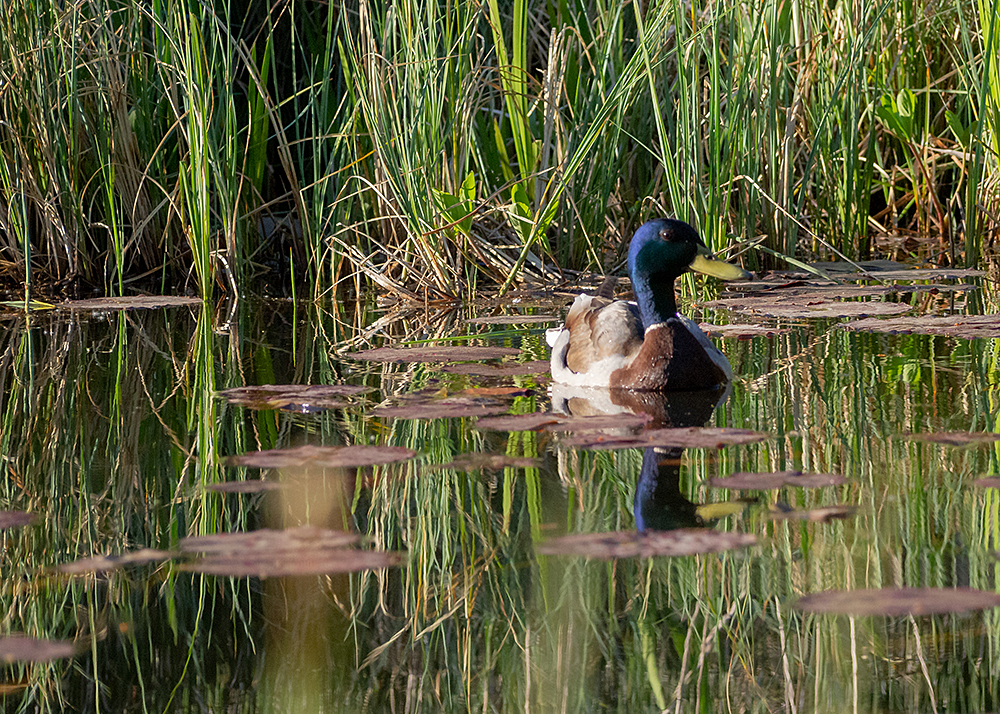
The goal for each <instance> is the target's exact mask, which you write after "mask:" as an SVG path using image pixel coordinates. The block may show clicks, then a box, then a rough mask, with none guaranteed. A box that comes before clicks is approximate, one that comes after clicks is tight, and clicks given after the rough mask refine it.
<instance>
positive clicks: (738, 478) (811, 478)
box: [708, 471, 847, 491]
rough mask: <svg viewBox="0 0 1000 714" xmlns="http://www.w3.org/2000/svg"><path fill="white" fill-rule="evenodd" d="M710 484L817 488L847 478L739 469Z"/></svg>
mask: <svg viewBox="0 0 1000 714" xmlns="http://www.w3.org/2000/svg"><path fill="white" fill-rule="evenodd" d="M708 483H709V485H711V486H715V487H716V488H728V489H730V490H732V491H770V490H772V489H776V488H783V487H785V486H793V487H798V488H817V487H822V486H839V485H840V484H842V483H847V479H845V478H844V477H843V476H840V475H838V474H804V473H802V472H801V471H776V472H774V473H753V472H749V471H738V472H736V473H734V474H732V475H731V476H728V477H725V478H712V479H709V480H708Z"/></svg>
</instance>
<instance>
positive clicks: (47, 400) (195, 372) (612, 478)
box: [0, 275, 1000, 712]
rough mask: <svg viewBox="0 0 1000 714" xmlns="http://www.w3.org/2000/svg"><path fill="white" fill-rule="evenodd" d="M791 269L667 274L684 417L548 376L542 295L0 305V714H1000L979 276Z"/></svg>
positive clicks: (989, 383) (986, 304)
mask: <svg viewBox="0 0 1000 714" xmlns="http://www.w3.org/2000/svg"><path fill="white" fill-rule="evenodd" d="M928 280H933V281H934V282H935V283H936V284H939V287H937V288H933V289H932V288H930V287H928ZM796 281H798V282H796ZM898 281H899V279H896V278H893V279H891V280H889V283H888V284H890V285H891V284H893V283H894V282H898ZM802 282H803V281H802V279H801V277H800V278H790V277H787V276H785V277H782V278H781V279H779V280H776V281H774V282H773V283H772V284H770V285H766V286H763V287H761V288H760V291H758V292H757V293H755V294H754V295H752V296H751V297H752V298H753V299H754V300H757V302H756V303H753V302H746V303H745V302H743V301H744V299H745V296H746V293H738V294H736V295H737V296H738V298H737V300H736V302H735V303H733V302H731V303H726V302H725V301H724V300H723V301H722V302H715V303H713V302H709V301H707V299H701V298H699V300H698V303H699V304H700V305H701V306H702V308H703V309H702V310H701V311H700V312H699V314H698V316H699V317H700V318H701V319H702V320H703V321H706V322H709V323H711V324H714V325H719V326H724V325H726V324H732V325H741V326H742V327H735V328H734V327H730V328H728V332H727V331H726V329H725V328H723V327H720V328H718V330H717V332H718V333H719V334H721V335H723V336H722V337H721V338H720V339H719V340H718V341H719V343H720V345H721V347H722V349H723V351H724V352H725V353H726V354H727V356H728V357H729V359H730V361H731V363H732V365H733V368H734V371H735V373H736V375H737V379H736V381H735V382H734V384H733V385H732V389H731V391H730V392H729V393H728V395H725V398H724V400H723V401H722V403H721V404H718V405H716V402H717V401H719V397H720V395H718V394H715V395H709V396H707V397H704V398H701V397H699V398H690V399H688V398H682V399H674V398H672V399H670V400H666V401H663V400H659V401H657V400H653V401H652V402H650V401H645V402H643V403H638V404H637V403H635V402H633V403H628V404H626V403H623V400H621V399H608V398H607V397H606V396H605V397H604V398H602V397H601V396H600V395H593V394H583V395H581V394H565V393H561V392H556V393H550V391H549V389H550V385H549V383H548V375H547V373H546V372H545V371H544V366H543V367H542V368H541V370H542V371H539V367H538V365H535V364H531V363H533V362H535V361H538V360H547V358H548V348H547V347H546V345H545V340H544V330H545V328H546V327H549V326H552V324H553V323H548V322H546V321H545V319H546V318H545V317H544V316H548V315H554V314H561V313H560V312H559V311H560V310H561V309H562V308H563V307H564V306H565V305H566V304H567V303H568V298H567V297H566V296H565V295H556V296H552V295H543V294H540V293H531V292H524V293H521V294H518V295H515V296H512V297H508V298H505V299H504V300H503V301H501V302H498V303H496V304H493V303H490V302H483V303H479V304H475V305H469V306H465V307H463V308H461V309H455V310H443V309H435V308H433V307H432V306H428V307H426V308H424V307H420V308H419V309H402V308H400V309H395V310H394V309H388V310H373V309H370V308H363V307H359V306H357V305H349V304H340V303H332V302H329V301H328V302H326V303H324V304H321V305H301V304H300V305H297V306H296V305H292V304H290V303H285V302H270V303H257V304H250V303H243V304H239V305H235V306H233V305H227V304H222V305H220V306H217V307H216V306H208V307H204V308H203V307H202V306H201V305H200V304H197V305H194V306H175V307H170V308H167V309H145V310H130V311H120V310H104V311H94V310H93V308H90V309H88V310H86V311H79V312H69V311H64V310H60V311H53V312H50V313H33V314H31V315H30V316H28V317H26V316H25V315H24V314H23V313H8V314H4V315H0V320H2V322H3V332H2V337H0V348H2V349H0V354H2V356H0V385H2V391H0V400H2V401H0V414H2V421H0V429H2V432H0V442H2V458H3V467H4V472H3V478H2V480H0V543H2V546H3V548H2V552H0V568H2V570H0V572H2V576H0V607H2V609H3V624H2V626H0V660H4V659H7V660H8V664H6V665H0V697H2V702H3V705H4V708H5V711H10V712H14V711H36V710H62V709H69V708H72V709H75V710H78V711H96V710H101V711H130V712H132V711H157V712H161V711H184V712H187V711H199V712H200V711H223V710H225V711H281V712H285V711H287V712H307V711H351V712H364V711H379V712H381V711H394V712H417V711H428V712H430V711H433V712H439V711H448V712H452V711H455V712H458V711H462V712H469V711H482V712H506V711H525V712H548V711H553V712H556V711H558V712H579V711H622V712H656V711H664V710H669V711H674V712H704V711H709V712H730V711H746V712H774V711H788V712H825V711H829V712H844V711H862V712H874V711H905V712H928V711H939V712H966V711H968V712H982V711H989V710H994V711H995V710H997V709H1000V701H998V695H1000V692H998V686H1000V685H998V683H1000V620H998V614H1000V609H997V602H998V601H997V599H996V598H997V596H996V593H997V592H998V591H1000V584H998V582H997V549H998V539H1000V490H998V488H997V485H998V482H997V480H996V475H997V474H998V473H1000V469H998V457H1000V442H994V441H992V440H990V438H989V434H982V433H983V432H995V431H1000V429H998V428H997V427H998V417H1000V400H998V397H1000V392H998V390H1000V350H998V341H997V336H998V335H1000V332H991V331H990V330H991V329H992V330H996V329H997V328H996V323H995V322H993V323H989V324H986V325H974V324H971V323H970V324H969V325H968V326H966V327H964V328H961V327H956V325H957V323H958V322H959V316H961V315H965V314H993V313H996V312H997V310H996V308H995V306H994V304H993V298H992V292H991V290H989V289H988V288H989V283H988V282H986V281H984V280H983V279H981V278H973V277H964V276H960V277H958V278H947V276H941V275H934V276H928V277H925V278H924V279H923V280H920V281H917V282H914V281H913V280H912V278H911V279H910V280H909V281H906V282H904V283H902V284H912V285H919V286H921V287H919V288H914V289H913V290H909V289H907V290H903V291H902V292H898V291H897V292H890V293H888V294H881V293H880V294H860V293H858V294H847V293H844V292H843V288H842V287H841V288H837V290H839V291H840V292H839V293H837V294H834V295H826V296H821V295H819V294H818V293H817V292H816V291H817V290H818V289H819V288H818V287H816V286H806V289H805V290H800V291H799V292H798V293H794V292H791V291H789V290H788V289H789V288H794V287H796V285H798V286H799V287H801V285H802ZM867 282H868V284H869V285H880V284H879V283H871V281H867ZM966 283H968V284H972V285H974V286H975V287H977V288H978V289H976V290H972V291H970V290H966V289H965V288H962V287H961V286H962V285H964V284H966ZM856 284H858V283H850V285H852V286H853V285H856ZM956 285H958V286H960V287H959V288H958V289H956V288H955V286H956ZM984 288H985V289H984ZM828 290H829V289H828ZM782 291H786V292H782ZM862 292H863V291H862ZM882 292H885V291H882ZM775 294H777V295H778V296H779V297H781V296H786V295H787V299H784V298H783V299H779V300H777V301H775V300H773V299H772V297H773V296H774V295H775ZM727 295H728V294H727ZM739 296H743V297H739ZM762 296H764V297H762ZM845 299H847V300H848V301H849V303H848V304H852V305H853V304H855V303H860V304H863V305H867V306H868V307H865V308H848V309H847V312H851V313H852V314H851V315H849V316H847V317H842V316H838V312H837V310H835V309H830V308H829V307H828V306H827V304H828V303H829V302H834V303H840V304H841V305H842V304H844V303H843V302H842V301H843V300H845ZM765 303H767V304H769V305H770V307H767V306H766V305H765ZM881 304H888V305H895V306H897V307H896V308H880V307H872V306H873V305H881ZM684 305H685V306H688V305H689V301H687V300H685V301H684ZM754 305H756V307H754ZM762 306H763V307H762ZM782 306H783V307H782ZM793 308H794V309H793ZM686 309H687V308H686ZM795 309H797V310H798V312H796V311H795ZM782 310H784V312H782ZM883 310H885V311H887V312H883ZM903 310H905V311H906V312H905V314H907V315H910V316H911V317H912V316H918V315H935V316H940V317H944V316H951V318H949V319H948V320H944V321H943V322H942V323H941V325H943V326H939V327H941V330H942V331H943V333H944V334H937V335H930V334H902V333H900V334H889V333H887V332H885V331H875V332H868V331H854V330H852V329H846V328H845V327H844V324H845V323H848V322H851V321H854V320H858V319H863V318H864V316H865V315H872V314H875V315H886V314H888V313H889V312H894V311H903ZM803 311H805V312H803ZM511 315H532V316H534V317H531V318H523V319H522V320H521V321H520V322H519V323H518V322H515V323H513V324H511V323H510V322H509V320H505V319H502V318H503V316H511ZM539 316H543V317H539ZM484 317H491V318H494V319H491V320H483V319H481V318H484ZM878 319H880V320H891V319H894V318H892V317H884V316H883V317H879V318H878ZM470 320H471V322H470ZM911 323H912V324H909V326H907V324H906V323H897V327H896V328H894V329H896V330H897V331H898V330H914V329H917V330H919V329H922V328H921V325H923V326H924V328H926V329H932V328H933V327H934V323H932V322H928V321H926V319H924V320H923V322H921V320H917V321H916V322H913V321H912V320H911ZM748 325H749V326H751V328H766V329H764V330H759V334H755V335H751V334H750V333H751V331H752V329H751V328H747V327H746V326H748ZM991 325H992V327H991ZM962 329H964V330H966V331H965V332H962V333H961V334H962V336H955V335H956V333H957V332H960V330H962ZM976 330H981V331H980V332H976ZM469 335H472V336H473V337H472V338H471V339H468V338H466V336H469ZM727 335H728V336H727ZM977 335H983V336H977ZM462 345H472V346H478V347H489V348H491V349H490V350H489V353H487V354H486V355H485V357H486V359H484V358H483V356H481V355H477V356H476V359H474V360H472V361H469V356H468V355H466V356H465V358H464V359H458V360H457V362H458V363H459V364H445V363H443V362H440V361H438V362H419V361H417V362H414V361H405V362H404V361H370V360H364V359H357V358H356V357H357V355H354V357H355V358H352V356H351V355H353V354H354V353H357V352H361V351H362V350H367V349H371V348H375V347H384V346H389V347H403V348H410V349H412V348H416V347H428V346H436V347H440V346H452V347H453V346H462ZM499 348H507V349H506V350H502V349H499ZM410 356H411V357H412V355H410ZM427 358H428V359H431V358H433V355H431V356H430V357H427ZM380 359H390V360H391V359H393V357H391V356H390V357H386V356H385V355H384V354H383V355H382V356H381V357H380ZM437 359H439V360H440V359H442V358H441V357H440V356H438V357H437ZM484 364H485V365H487V366H486V367H483V365H484ZM461 365H464V366H461ZM489 365H494V367H492V368H491V367H490V366H489ZM496 365H503V368H502V369H497V368H496V367H495V366H496ZM445 370H449V371H445ZM477 372H482V373H483V374H477ZM487 372H493V373H492V374H486V373H487ZM266 384H294V385H351V386H353V387H358V388H359V389H342V390H332V391H330V390H319V391H312V392H309V391H307V392H305V393H302V392H301V391H300V392H299V393H291V394H290V393H287V392H284V391H277V392H273V393H264V394H261V393H251V394H249V395H248V394H246V393H245V392H244V393H236V394H226V395H220V394H219V392H221V391H222V390H226V389H230V388H236V387H243V386H246V385H266ZM615 402H618V403H615ZM279 407H280V408H279ZM555 412H559V413H558V414H557V413H555ZM538 413H544V415H543V416H538ZM601 413H604V414H608V413H610V414H613V415H614V416H613V418H612V419H610V420H608V419H605V420H604V422H600V423H599V428H587V429H584V428H581V426H580V422H579V419H582V418H583V415H595V414H601ZM568 414H572V415H573V418H574V419H577V421H576V422H571V421H568V420H569V419H570V417H569V416H568ZM636 414H639V415H640V416H638V417H637V416H635V415H636ZM509 415H536V416H534V417H531V419H533V420H534V421H533V422H531V423H527V424H525V423H522V422H521V421H519V420H513V421H510V420H508V421H496V419H495V417H498V416H499V417H505V418H506V417H508V416H509ZM490 420H493V422H492V424H491V421H490ZM480 422H482V423H480ZM586 423H587V422H585V421H584V424H586ZM590 423H591V424H593V422H590ZM703 424H707V425H709V426H711V427H714V428H715V429H714V430H713V431H710V432H699V431H697V430H691V431H690V433H689V436H690V438H691V439H693V440H692V441H689V442H682V441H678V439H680V436H678V434H679V432H672V433H673V436H671V437H669V438H668V437H665V436H664V437H662V438H660V441H657V442H656V443H655V444H653V445H650V444H648V443H640V442H635V443H636V444H637V445H636V446H634V447H633V448H625V447H627V446H629V444H631V443H633V442H627V441H624V442H622V441H620V440H622V439H626V438H633V437H635V436H636V435H645V434H648V433H649V432H650V431H651V430H653V429H661V428H665V427H672V428H680V427H686V426H696V427H697V426H701V425H703ZM737 430H739V431H737ZM747 430H749V431H751V432H759V434H751V435H748V434H747ZM970 433H972V434H976V436H975V437H974V438H972V439H969V438H968V434H970ZM706 434H707V436H706ZM956 434H960V435H961V434H965V435H966V436H965V438H962V437H961V436H960V435H959V436H956ZM692 435H695V436H692ZM734 435H735V436H734ZM739 435H743V436H742V437H740V436H739ZM685 438H687V437H685ZM703 438H708V439H709V441H710V442H711V443H708V444H707V445H706V444H703V443H701V442H699V441H698V439H703ZM934 439H937V440H938V441H934ZM619 442H620V443H619ZM942 442H943V443H942ZM319 446H324V447H343V446H350V447H376V446H377V447H394V448H393V449H388V450H386V449H362V450H359V449H352V450H343V449H339V450H338V449H326V450H324V449H316V448H312V447H319ZM685 446H686V448H682V447H685ZM301 447H306V448H301ZM610 447H615V448H610ZM288 448H297V449H298V450H297V451H296V452H293V454H292V456H289V455H288V454H284V455H281V454H273V453H269V454H265V455H259V454H258V455H251V452H257V451H265V450H274V449H288ZM239 455H244V457H243V458H244V460H242V461H239V460H231V459H227V457H232V456H239ZM255 459H257V460H256V461H255ZM259 459H265V461H259ZM267 459H270V460H267ZM274 459H279V460H277V461H275V460H274ZM282 459H283V460H282ZM338 459H339V460H338ZM241 464H244V465H241ZM245 464H251V465H245ZM254 464H257V465H254ZM260 466H267V468H261V467H260ZM784 472H788V473H784ZM734 475H735V476H734ZM732 478H736V479H737V480H735V481H733V480H727V479H732ZM991 479H992V480H991ZM232 482H238V483H232ZM25 513H26V514H29V515H28V516H24V515H20V514H25ZM29 520H30V522H28V521H29ZM706 526H707V527H706ZM664 529H680V530H667V531H666V533H667V534H671V533H672V534H674V535H664ZM252 531H257V533H255V534H252V535H251V536H228V535H222V536H218V535H213V534H228V533H232V532H238V533H242V532H252ZM640 531H641V532H640ZM595 533H596V534H603V535H600V536H597V537H594V536H592V535H587V534H595ZM566 534H571V535H573V536H574V538H573V539H570V540H560V536H564V535H566ZM678 534H679V535H678ZM356 536H362V538H361V539H360V540H359V539H357V538H356ZM234 538H235V539H236V540H234ZM689 548H693V549H695V550H698V549H700V550H708V551H713V552H700V551H699V552H697V553H696V554H693V555H692V554H685V553H689V552H691V550H688V549H689ZM144 549H148V550H144ZM95 556H102V558H97V559H94V560H87V559H89V558H93V557H95ZM121 556H126V557H124V558H121ZM116 558H118V559H117V560H116ZM220 573H233V574H232V575H228V574H220ZM302 573H304V574H302ZM260 576H265V577H260ZM916 589H919V590H916ZM843 591H847V592H849V593H850V594H849V595H847V596H843V595H840V593H841V592H843ZM806 596H809V597H806ZM970 598H971V599H970ZM952 609H954V610H958V611H957V612H949V610H952ZM830 610H832V611H830ZM841 612H846V613H847V614H841ZM22 635H23V636H25V637H30V638H35V639H37V640H44V641H55V642H54V643H52V642H48V643H47V644H49V645H53V646H56V647H57V649H55V650H51V651H50V650H48V649H45V648H44V647H43V645H45V644H46V643H43V642H36V641H35V639H32V640H28V639H21V638H20V636H22ZM29 643H30V645H31V647H35V648H36V649H31V647H29ZM59 646H61V647H63V648H64V649H62V650H59V649H58V647H59Z"/></svg>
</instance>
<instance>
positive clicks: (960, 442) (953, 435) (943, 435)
mask: <svg viewBox="0 0 1000 714" xmlns="http://www.w3.org/2000/svg"><path fill="white" fill-rule="evenodd" d="M899 438H900V439H907V440H909V441H926V442H929V443H932V444H946V445H948V446H970V445H972V444H986V443H991V442H994V441H1000V434H997V433H995V432H992V431H938V432H930V433H927V434H900V435H899Z"/></svg>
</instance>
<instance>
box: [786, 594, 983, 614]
mask: <svg viewBox="0 0 1000 714" xmlns="http://www.w3.org/2000/svg"><path fill="white" fill-rule="evenodd" d="M795 606H796V607H797V608H799V609H800V610H805V611H806V612H830V613H835V614H841V615H857V616H865V615H890V616H901V615H940V614H944V613H951V612H969V611H972V610H985V609H988V608H991V607H1000V595H998V594H996V593H991V592H986V591H983V590H973V589H971V588H885V589H881V590H827V591H825V592H820V593H812V594H810V595H805V596H803V597H801V598H799V600H798V602H796V603H795Z"/></svg>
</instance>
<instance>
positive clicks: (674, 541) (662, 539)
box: [535, 528, 757, 560]
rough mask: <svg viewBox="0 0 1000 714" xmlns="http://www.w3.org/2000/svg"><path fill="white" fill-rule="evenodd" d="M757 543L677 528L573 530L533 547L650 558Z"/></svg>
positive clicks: (597, 555)
mask: <svg viewBox="0 0 1000 714" xmlns="http://www.w3.org/2000/svg"><path fill="white" fill-rule="evenodd" d="M756 543H757V538H756V537H755V536H753V535H751V534H749V533H728V532H719V531H713V530H711V529H708V528H678V529H677V530H672V531H644V532H642V533H640V532H638V531H611V532H609V533H577V534H573V535H568V536H562V537H561V538H553V539H552V540H549V541H546V542H545V543H542V544H541V545H539V546H538V547H537V548H536V549H535V550H536V552H538V553H539V554H543V555H583V556H586V557H588V558H598V559H600V560H614V559H616V558H652V557H657V556H668V557H675V556H683V555H697V554H700V553H718V552H720V551H724V550H732V549H734V548H746V547H748V546H751V545H754V544H756Z"/></svg>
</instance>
